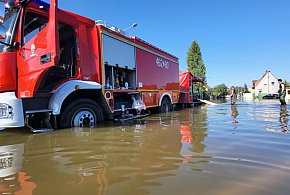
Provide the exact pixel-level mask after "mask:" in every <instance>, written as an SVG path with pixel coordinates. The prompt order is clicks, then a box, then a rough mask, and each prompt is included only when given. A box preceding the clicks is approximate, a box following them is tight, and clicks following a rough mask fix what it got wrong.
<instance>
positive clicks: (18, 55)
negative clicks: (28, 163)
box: [0, 0, 179, 130]
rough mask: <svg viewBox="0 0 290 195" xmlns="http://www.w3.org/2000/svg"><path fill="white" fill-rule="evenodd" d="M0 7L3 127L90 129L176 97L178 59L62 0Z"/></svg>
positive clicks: (14, 1) (16, 1) (9, 0)
mask: <svg viewBox="0 0 290 195" xmlns="http://www.w3.org/2000/svg"><path fill="white" fill-rule="evenodd" d="M1 4H3V5H5V15H4V18H3V23H2V24H1V25H0V38H1V39H0V66H1V68H0V127H2V128H3V127H4V128H9V127H22V126H25V125H26V126H28V127H31V129H34V130H46V129H56V128H67V127H83V126H90V127H92V126H95V125H96V124H97V123H98V122H101V121H103V120H105V119H114V118H115V119H126V118H130V117H131V118H132V117H136V116H144V115H146V110H148V108H152V107H159V108H160V110H161V112H167V111H168V110H169V109H170V108H171V106H172V105H174V104H175V103H177V102H178V98H179V75H178V74H179V64H178V58H177V57H176V56H174V55H171V54H169V53H167V52H165V51H163V50H161V49H159V48H157V47H155V46H153V45H151V44H149V43H147V42H145V41H143V40H142V39H140V38H137V37H131V36H128V35H127V34H126V32H124V31H123V30H121V29H119V28H117V27H115V26H113V25H110V24H108V23H107V22H100V21H97V22H96V21H94V20H91V19H88V18H85V17H83V16H80V15H77V14H74V13H71V12H68V11H64V10H60V9H58V1H57V0H50V4H47V3H45V2H43V1H40V0H1ZM3 5H2V8H3V9H4V7H3ZM0 13H1V12H0Z"/></svg>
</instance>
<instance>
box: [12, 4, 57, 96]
mask: <svg viewBox="0 0 290 195" xmlns="http://www.w3.org/2000/svg"><path fill="white" fill-rule="evenodd" d="M50 5H51V6H49V5H48V4H45V6H47V8H48V9H49V14H48V17H47V14H43V12H42V10H40V6H39V5H37V4H36V3H34V2H30V3H29V4H28V5H27V8H26V10H25V12H24V16H23V17H22V18H24V21H23V22H22V25H21V26H22V46H21V47H20V49H19V52H18V56H17V60H18V97H20V98H28V97H33V96H34V94H35V92H36V91H37V89H38V87H39V85H40V84H41V82H42V80H43V78H44V77H45V74H46V72H47V71H48V70H49V68H51V67H53V66H55V65H56V64H57V63H58V60H59V35H58V31H57V29H58V17H57V0H50Z"/></svg>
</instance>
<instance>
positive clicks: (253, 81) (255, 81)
mask: <svg viewBox="0 0 290 195" xmlns="http://www.w3.org/2000/svg"><path fill="white" fill-rule="evenodd" d="M268 73H271V71H269V70H266V72H265V73H264V74H263V76H262V77H261V78H260V79H259V80H252V84H253V87H252V88H253V89H255V87H256V86H257V85H259V83H260V82H261V81H262V80H263V78H264V77H265V76H266V75H267V74H268ZM271 74H272V73H271ZM272 75H273V74H272ZM273 76H274V77H275V75H273ZM275 78H276V77H275ZM276 79H277V78H276Z"/></svg>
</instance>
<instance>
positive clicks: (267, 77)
mask: <svg viewBox="0 0 290 195" xmlns="http://www.w3.org/2000/svg"><path fill="white" fill-rule="evenodd" d="M252 83H253V87H252V89H253V94H254V97H257V96H258V97H259V98H262V97H263V96H265V95H267V94H277V93H278V90H279V83H278V79H277V78H276V77H275V76H274V75H273V74H272V73H271V72H270V71H268V70H266V72H265V73H264V74H263V76H262V77H261V78H260V79H259V80H253V81H252Z"/></svg>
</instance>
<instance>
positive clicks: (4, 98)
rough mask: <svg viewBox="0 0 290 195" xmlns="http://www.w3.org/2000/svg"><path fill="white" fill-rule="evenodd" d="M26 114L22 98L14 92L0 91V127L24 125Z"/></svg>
mask: <svg viewBox="0 0 290 195" xmlns="http://www.w3.org/2000/svg"><path fill="white" fill-rule="evenodd" d="M23 126H24V114H23V105H22V100H21V99H18V98H17V97H16V96H15V93H14V92H5V93H0V127H2V128H10V127H23Z"/></svg>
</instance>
